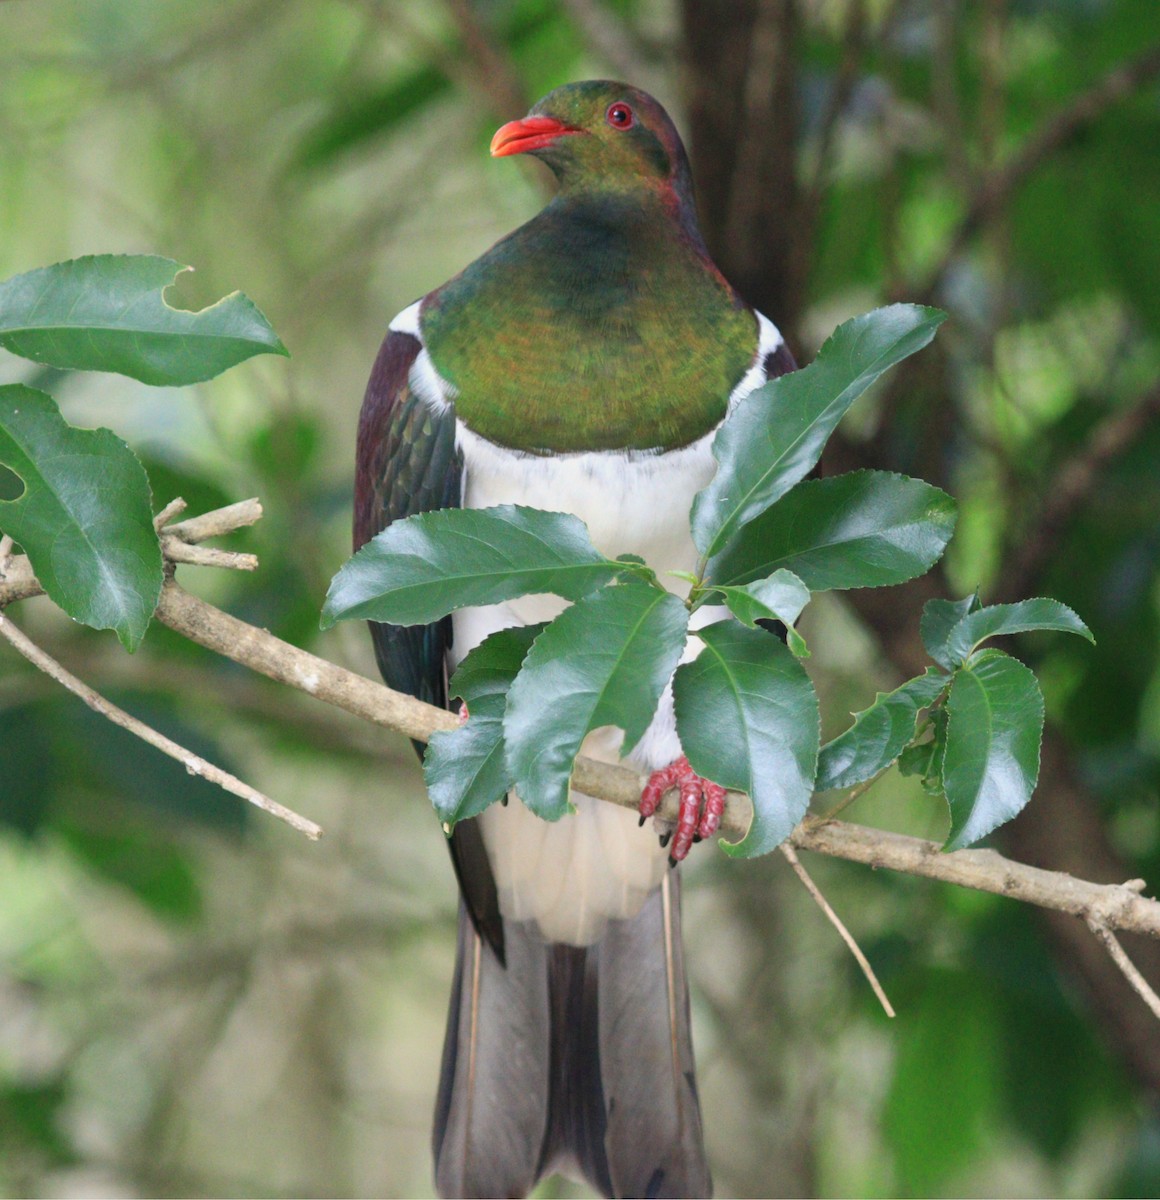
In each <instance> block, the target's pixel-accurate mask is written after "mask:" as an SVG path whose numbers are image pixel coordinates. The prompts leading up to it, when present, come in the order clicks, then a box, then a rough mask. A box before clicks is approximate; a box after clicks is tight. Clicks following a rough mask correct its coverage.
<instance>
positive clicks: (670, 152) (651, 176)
mask: <svg viewBox="0 0 1160 1200" xmlns="http://www.w3.org/2000/svg"><path fill="white" fill-rule="evenodd" d="M491 153H492V156H493V157H495V158H502V157H504V156H506V155H509V154H534V155H535V156H536V157H537V158H539V159H541V160H542V161H543V162H545V163H547V164H548V166H549V167H551V169H552V171H553V172H554V173H555V175H556V177H557V178H558V179H559V181H560V185H561V187H562V188H565V189H573V188H575V189H585V190H587V189H592V190H596V189H599V190H617V191H621V190H631V189H633V188H634V187H644V188H647V189H648V190H652V191H670V192H672V193H675V194H676V198H677V199H678V200H679V201H685V200H687V199H688V198H689V196H690V194H691V191H692V186H691V181H690V176H689V164H688V159H687V158H686V156H685V148H684V146H683V145H682V144H681V138H680V135H679V134H678V133H677V130H676V127H675V126H674V125H673V123H672V121H671V120H670V119H669V114H668V113H667V112H665V110H664V109H663V108H662V107H661V105H660V104H658V103H657V101H656V100H654V99H653V98H652V97H651V96H650V95H648V93H647V92H642V91H641V90H640V89H639V88H634V87H629V86H628V85H627V84H624V83H614V82H612V81H610V80H607V79H592V80H587V81H586V82H583V83H567V84H565V85H564V86H563V87H559V88H557V89H556V90H555V91H554V92H549V93H548V94H547V95H546V96H545V97H544V98H543V99H542V100H539V101H537V103H536V104H534V105H533V106H532V109H531V112H529V113H528V115H527V116H526V117H524V118H522V119H521V120H519V121H509V122H508V123H507V124H506V125H504V126H503V127H502V128H500V129H498V130H497V131H496V134H495V137H493V138H492V140H491Z"/></svg>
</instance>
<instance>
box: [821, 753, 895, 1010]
mask: <svg viewBox="0 0 1160 1200" xmlns="http://www.w3.org/2000/svg"><path fill="white" fill-rule="evenodd" d="M892 766H894V763H887V764H886V766H884V767H883V768H882V770H881V771H879V772H878V774H877V775H871V776H870V778H869V779H867V780H865V781H864V782H863V783H860V784H858V786H857V787H853V788H851V789H850V790H849V791H848V792H847V793H846V795H845V796H843V797H842V799H841V800H839V801H838V803H837V804H835V805H834V807H833V808H831V809H830V810H829V812H826V813H823V814H822V815H821V816H809V817H806V824H807V825H809V824H814V825H824V824H825V823H826V822H827V821H832V820H833V819H834V818H835V817H836V816H837V815H838V813H840V812H842V811H843V810H844V809H847V808H849V807H850V805H851V804H853V803H854V801H855V800H858V799H860V798H861V797H862V796H864V795H866V793H867V792H868V791H869V790H870V789H871V788H872V787H873V786H874V785H875V784H876V783H877V782H878V781H879V780H880V779H881V778H882V776H883V775H885V774H886V772H887V771H889V770H890V768H891V767H892ZM891 1015H893V1014H891Z"/></svg>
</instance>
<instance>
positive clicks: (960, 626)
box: [946, 597, 1096, 663]
mask: <svg viewBox="0 0 1160 1200" xmlns="http://www.w3.org/2000/svg"><path fill="white" fill-rule="evenodd" d="M1040 629H1055V630H1059V631H1061V632H1063V633H1077V634H1079V635H1080V637H1085V638H1087V640H1088V641H1089V642H1093V643H1094V642H1095V640H1096V639H1095V638H1094V637H1093V636H1092V631H1091V630H1090V629H1089V628H1088V627H1087V626H1086V625H1085V624H1084V623H1083V621H1081V620H1080V619H1079V617H1078V616H1077V615H1076V613H1075V612H1074V611H1073V610H1072V609H1070V608H1068V606H1067V605H1066V604H1061V603H1060V602H1059V601H1058V600H1048V599H1046V598H1043V597H1039V598H1036V599H1034V600H1020V601H1019V602H1018V603H1017V604H991V605H988V606H987V607H985V608H980V609H978V610H976V611H975V612H971V613H967V614H966V615H965V616H963V617H960V619H959V620H958V621H957V622H956V624H955V625H954V627H953V628H952V629H951V631H950V633H949V634H948V635H947V641H946V654H947V657H948V658H950V659H951V661H952V662H956V663H959V662H964V661H965V660H966V659H967V658H969V657H970V655H971V654H972V653H973V652H974V650H975V649H976V648H977V647H978V646H979V644H980V643H981V642H984V641H986V639H987V638H989V637H999V636H1000V635H1002V634H1008V633H1031V632H1034V631H1035V630H1040Z"/></svg>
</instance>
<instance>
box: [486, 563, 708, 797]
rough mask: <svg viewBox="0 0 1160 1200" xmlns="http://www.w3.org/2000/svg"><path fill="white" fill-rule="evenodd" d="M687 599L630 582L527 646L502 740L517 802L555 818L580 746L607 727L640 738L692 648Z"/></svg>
mask: <svg viewBox="0 0 1160 1200" xmlns="http://www.w3.org/2000/svg"><path fill="white" fill-rule="evenodd" d="M688 620H689V614H688V610H687V609H686V608H685V606H684V604H683V603H682V602H681V601H680V599H679V598H678V597H676V596H674V595H673V594H672V593H671V592H666V591H664V590H662V589H661V588H658V587H652V586H651V585H649V584H646V583H641V582H638V581H636V580H629V581H627V582H624V583H620V584H617V585H616V586H615V587H606V588H602V589H601V590H600V591H599V592H596V593H595V594H594V595H591V596H585V597H584V598H583V599H582V600H578V601H577V602H576V603H575V604H573V605H572V606H571V607H570V608H567V609H565V610H564V611H563V612H562V613H561V614H560V615H559V616H558V617H557V618H556V619H555V620H554V621H553V622H552V623H551V624H550V625H549V626H548V627H547V629H545V630H544V632H543V633H542V634H540V636H539V637H538V638H537V639H536V642H535V645H534V646H533V647H532V648H531V650H530V651H529V652H528V656H527V658H526V659H525V660H524V665H523V667H522V669H521V670H520V673H519V674H518V675H517V676H516V679H515V682H514V683H513V684H512V686H511V690H510V691H509V692H508V702H507V714H506V716H505V717H504V740H505V742H506V745H507V763H508V768H509V770H510V771H511V773H512V777H513V778H514V780H515V787H516V791H517V792H518V793H519V796H520V799H521V800H522V801H523V802H524V804H525V805H527V807H528V808H530V809H531V810H532V811H533V812H534V813H537V814H538V815H539V816H541V817H545V818H546V819H547V820H550V821H554V820H557V819H558V818H559V817H562V816H563V815H564V814H565V813H566V812H567V811H568V808H569V803H568V781H569V778H570V777H571V774H572V763H573V761H574V760H575V758H576V755H577V754H578V753H579V752H580V746H581V743H582V742H583V741H584V738H585V737H586V736H587V735H588V734H589V733H590V732H591V731H592V730H593V729H597V728H599V727H600V726H602V725H614V726H616V727H617V728H619V729H623V730H624V742H623V745H622V747H621V752H622V753H624V754H627V753H628V752H629V751H630V750H631V749H632V747H633V746H635V745H636V743H637V742H638V741H640V739H641V737H642V736H643V735H644V732H645V730H646V729H647V728H648V726H649V724H650V722H651V721H652V719H653V715H654V714H655V713H656V710H657V705H658V703H659V701H660V697H661V693H662V692H663V691H664V688H665V685H666V684H667V683H668V681H669V678H670V677H671V675H672V673H673V668H674V667H675V666H676V665H677V661H678V659H679V658H680V657H681V652H682V651H683V650H684V647H685V631H686V629H687V627H688Z"/></svg>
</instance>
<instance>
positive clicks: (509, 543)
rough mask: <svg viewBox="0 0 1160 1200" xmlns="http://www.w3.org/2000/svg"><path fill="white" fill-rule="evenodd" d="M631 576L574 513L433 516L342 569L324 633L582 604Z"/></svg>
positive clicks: (325, 613) (503, 509)
mask: <svg viewBox="0 0 1160 1200" xmlns="http://www.w3.org/2000/svg"><path fill="white" fill-rule="evenodd" d="M625 569H626V568H625V564H624V563H616V562H610V561H609V560H608V559H606V558H605V557H604V556H603V555H602V554H600V553H599V552H598V551H597V550H596V549H595V548H594V547H593V545H592V543H591V542H590V541H589V540H588V530H587V529H586V528H585V527H584V522H583V521H581V520H580V519H579V518H578V517H574V516H571V515H570V514H568V513H552V512H541V511H540V510H538V509H535V508H522V507H520V506H518V505H514V504H500V505H497V506H496V507H495V508H442V509H436V510H435V511H433V512H425V513H417V514H416V515H415V516H413V517H407V518H406V519H405V520H402V521H395V522H394V523H393V524H391V525H389V526H388V527H387V528H386V529H384V530H383V532H382V533H380V534H378V535H376V536H375V537H374V538H372V539H371V540H370V541H369V542H367V544H366V545H365V546H363V548H362V549H361V550H360V551H359V552H358V553H357V554H356V555H355V556H354V557H353V558H351V559H349V560H348V561H347V562H346V563H345V564H344V565H343V566H342V568H341V569H340V570H339V572H338V574H337V575H335V577H334V579H333V580H332V581H331V584H330V590H329V591H328V592H327V594H326V606H325V607H324V608H323V610H322V628H323V629H329V628H330V626H331V625H333V624H334V623H335V622H336V621H349V620H351V619H354V618H357V619H365V620H369V621H386V622H387V623H388V624H391V625H426V624H428V623H430V622H431V621H437V620H439V618H440V617H445V616H446V615H447V614H448V613H449V612H453V611H454V610H455V609H457V608H466V607H468V606H473V605H481V604H498V603H499V602H501V601H503V600H514V599H516V598H517V597H518V596H525V595H528V594H530V593H540V592H550V593H553V594H554V595H557V596H562V597H563V598H564V599H565V600H578V599H580V597H581V596H585V595H587V594H588V593H589V592H592V591H595V590H596V589H597V588H598V587H600V586H602V585H603V584H605V583H607V582H608V581H609V580H610V579H612V578H613V577H614V576H615V575H618V574H620V573H621V572H622V571H624V570H625Z"/></svg>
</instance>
